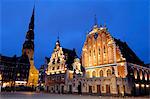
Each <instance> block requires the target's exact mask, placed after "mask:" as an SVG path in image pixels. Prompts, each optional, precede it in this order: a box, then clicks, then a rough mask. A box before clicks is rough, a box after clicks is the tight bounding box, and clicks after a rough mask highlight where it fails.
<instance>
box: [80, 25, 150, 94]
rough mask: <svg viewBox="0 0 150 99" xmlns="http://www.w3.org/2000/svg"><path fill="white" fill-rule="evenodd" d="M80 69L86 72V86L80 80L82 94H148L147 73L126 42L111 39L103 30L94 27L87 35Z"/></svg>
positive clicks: (103, 28) (148, 71) (102, 28)
mask: <svg viewBox="0 0 150 99" xmlns="http://www.w3.org/2000/svg"><path fill="white" fill-rule="evenodd" d="M82 65H83V66H84V67H85V70H86V77H85V78H86V79H83V80H85V82H84V81H83V80H81V81H82V82H81V83H82V84H83V86H85V87H83V88H82V89H83V90H82V91H83V92H85V93H93V94H101V95H103V94H107V95H111V94H112V95H119V94H123V95H124V94H128V95H131V94H132V95H144V94H148V93H149V90H148V89H149V79H150V69H149V68H148V67H147V66H146V65H145V64H144V63H143V62H142V61H141V60H140V59H139V58H138V57H137V56H136V54H135V53H134V52H133V51H132V50H131V49H130V48H129V46H128V45H127V43H126V42H122V41H121V40H118V39H115V38H114V37H112V36H111V34H110V33H109V32H108V29H107V27H106V26H100V27H98V25H97V24H95V25H94V26H93V29H92V30H91V31H90V32H89V33H88V34H87V36H86V41H85V43H84V46H83V48H82ZM82 84H81V85H82Z"/></svg>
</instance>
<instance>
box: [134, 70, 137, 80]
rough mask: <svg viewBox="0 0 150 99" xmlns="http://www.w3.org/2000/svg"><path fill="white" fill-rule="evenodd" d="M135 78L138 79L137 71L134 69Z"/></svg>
mask: <svg viewBox="0 0 150 99" xmlns="http://www.w3.org/2000/svg"><path fill="white" fill-rule="evenodd" d="M134 78H135V79H137V70H136V69H134Z"/></svg>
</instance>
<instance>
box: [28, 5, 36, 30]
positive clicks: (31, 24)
mask: <svg viewBox="0 0 150 99" xmlns="http://www.w3.org/2000/svg"><path fill="white" fill-rule="evenodd" d="M34 13H35V5H34V7H33V12H32V16H31V20H30V24H29V30H30V29H31V30H34Z"/></svg>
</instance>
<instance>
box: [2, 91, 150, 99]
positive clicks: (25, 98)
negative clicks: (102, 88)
mask: <svg viewBox="0 0 150 99" xmlns="http://www.w3.org/2000/svg"><path fill="white" fill-rule="evenodd" d="M149 98H150V97H148V96H144V97H111V96H110V97H108V96H90V95H71V94H65V95H61V94H49V93H35V92H1V93H0V99H149Z"/></svg>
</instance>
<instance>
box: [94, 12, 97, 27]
mask: <svg viewBox="0 0 150 99" xmlns="http://www.w3.org/2000/svg"><path fill="white" fill-rule="evenodd" d="M94 25H97V17H96V14H95V15H94Z"/></svg>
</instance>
